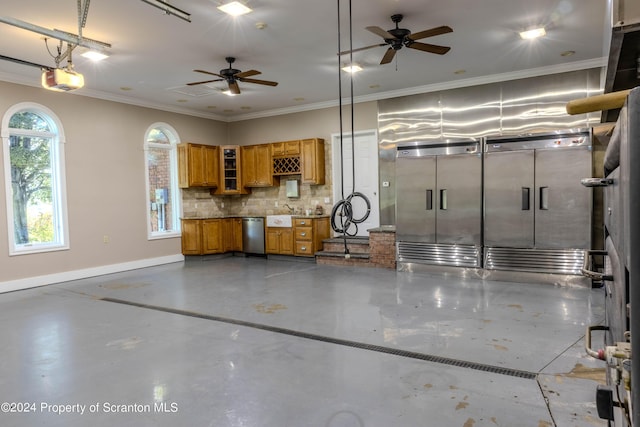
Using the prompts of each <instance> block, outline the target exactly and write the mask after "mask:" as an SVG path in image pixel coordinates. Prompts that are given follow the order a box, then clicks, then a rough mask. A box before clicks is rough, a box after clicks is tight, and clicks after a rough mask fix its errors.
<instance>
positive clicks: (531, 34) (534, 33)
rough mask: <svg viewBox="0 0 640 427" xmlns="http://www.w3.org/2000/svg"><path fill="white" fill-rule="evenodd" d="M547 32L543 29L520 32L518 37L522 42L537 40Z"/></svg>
mask: <svg viewBox="0 0 640 427" xmlns="http://www.w3.org/2000/svg"><path fill="white" fill-rule="evenodd" d="M545 34H547V32H546V31H545V30H544V27H540V28H534V29H532V30H527V31H522V32H521V33H520V37H521V38H522V39H524V40H531V39H537V38H538V37H542V36H544V35H545Z"/></svg>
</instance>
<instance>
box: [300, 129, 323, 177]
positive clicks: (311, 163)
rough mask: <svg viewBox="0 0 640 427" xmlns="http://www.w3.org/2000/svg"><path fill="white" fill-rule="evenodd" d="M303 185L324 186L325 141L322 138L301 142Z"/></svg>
mask: <svg viewBox="0 0 640 427" xmlns="http://www.w3.org/2000/svg"><path fill="white" fill-rule="evenodd" d="M300 152H301V155H300V156H301V163H302V164H301V167H300V169H301V172H302V179H301V181H302V183H303V184H313V185H321V184H324V140H323V139H320V138H311V139H303V140H302V141H300Z"/></svg>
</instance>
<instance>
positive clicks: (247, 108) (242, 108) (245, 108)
mask: <svg viewBox="0 0 640 427" xmlns="http://www.w3.org/2000/svg"><path fill="white" fill-rule="evenodd" d="M240 109H241V110H251V107H247V106H244V107H240Z"/></svg>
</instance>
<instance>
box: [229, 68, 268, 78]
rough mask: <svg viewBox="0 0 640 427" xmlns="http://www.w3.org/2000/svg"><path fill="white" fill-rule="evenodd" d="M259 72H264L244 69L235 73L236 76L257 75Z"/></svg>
mask: <svg viewBox="0 0 640 427" xmlns="http://www.w3.org/2000/svg"><path fill="white" fill-rule="evenodd" d="M258 74H262V73H261V72H260V71H258V70H248V71H242V72H241V73H237V74H235V75H234V77H236V78H239V77H249V76H257V75H258Z"/></svg>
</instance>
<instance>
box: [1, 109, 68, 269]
mask: <svg viewBox="0 0 640 427" xmlns="http://www.w3.org/2000/svg"><path fill="white" fill-rule="evenodd" d="M21 112H30V113H33V114H37V115H38V116H40V117H41V118H42V119H43V120H45V121H46V122H47V123H48V124H49V126H50V128H52V129H54V132H39V131H34V130H25V129H15V128H10V127H9V123H10V120H11V118H12V117H13V116H14V115H15V114H18V113H21ZM0 132H1V133H0V139H1V140H2V153H3V164H4V185H5V200H6V213H7V241H8V244H9V256H15V255H28V254H34V253H43V252H54V251H64V250H68V249H69V248H70V244H69V221H68V212H67V184H66V165H65V151H64V147H65V144H66V138H65V135H64V128H63V126H62V122H61V121H60V119H59V118H58V116H57V115H56V114H55V113H54V112H53V111H51V110H50V109H49V108H47V107H45V106H44V105H40V104H37V103H33V102H21V103H18V104H15V105H13V106H12V107H10V108H9V109H8V110H7V111H6V112H5V114H4V116H3V118H2V127H1V128H0ZM12 135H18V136H21V135H23V136H26V135H29V136H41V137H46V138H50V139H51V145H52V150H51V156H52V157H53V158H52V161H51V163H52V193H53V201H52V204H53V206H54V226H55V227H56V228H57V233H56V236H57V241H56V242H52V243H33V244H28V245H18V244H16V240H15V229H14V211H13V188H12V185H11V159H10V153H9V144H10V137H11V136H12ZM54 169H55V170H54Z"/></svg>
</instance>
